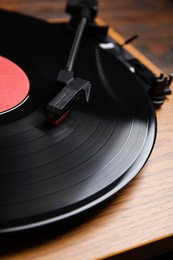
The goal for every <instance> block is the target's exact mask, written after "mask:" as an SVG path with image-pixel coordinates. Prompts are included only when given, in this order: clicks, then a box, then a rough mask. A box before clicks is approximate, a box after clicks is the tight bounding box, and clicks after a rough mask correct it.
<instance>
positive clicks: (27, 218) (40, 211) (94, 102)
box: [0, 11, 156, 233]
mask: <svg viewBox="0 0 173 260" xmlns="http://www.w3.org/2000/svg"><path fill="white" fill-rule="evenodd" d="M0 22H1V24H6V28H5V29H3V30H2V35H1V37H2V40H1V43H0V45H1V55H2V56H3V57H5V58H6V59H9V60H10V61H12V62H14V63H15V64H17V65H18V66H19V67H20V68H21V69H22V70H23V71H24V72H25V74H26V75H27V77H28V79H29V82H30V92H29V98H28V99H27V100H26V102H25V103H24V104H22V105H21V106H19V107H17V108H16V109H14V110H13V111H10V112H9V113H6V114H3V115H0V154H1V157H0V168H1V171H0V233H8V232H14V231H19V230H27V229H31V228H36V227H39V226H44V225H47V224H50V223H54V222H58V221H61V220H65V219H69V218H70V217H71V216H75V215H78V214H79V213H81V212H84V211H85V210H87V209H90V208H92V207H94V206H95V205H98V204H99V203H101V202H103V201H105V200H106V199H107V198H110V197H111V196H112V195H114V194H116V193H117V192H118V191H120V190H121V189H122V188H123V187H124V186H125V185H126V184H127V183H128V182H129V181H130V180H131V179H132V178H133V177H134V176H135V175H136V174H137V173H138V172H139V171H140V170H141V168H142V167H143V165H144V164H145V162H146V161H147V159H148V157H149V155H150V153H151V151H152V148H153V145H154V142H155V136H156V119H155V112H154V109H153V106H152V104H151V102H150V99H149V97H148V95H147V94H146V93H145V91H144V90H143V88H142V86H141V85H140V83H139V82H138V80H137V79H136V77H135V75H134V73H132V72H131V71H130V70H129V69H128V68H127V67H126V66H125V65H124V64H123V63H122V62H121V60H120V59H118V57H116V55H113V54H112V53H110V52H108V51H106V50H104V49H102V48H101V47H100V43H101V42H102V39H99V37H96V36H94V35H93V34H91V35H85V36H84V39H83V41H82V43H81V48H80V52H79V54H78V57H77V61H76V64H75V74H76V75H77V76H79V77H81V78H84V79H87V80H89V81H90V82H91V85H92V88H91V94H90V99H89V102H88V103H87V102H85V101H84V100H82V99H81V100H79V102H78V103H77V104H76V105H75V107H74V108H73V109H72V111H71V112H70V114H69V116H68V117H67V118H66V119H65V120H64V121H63V122H62V123H60V124H59V125H57V126H51V125H50V124H49V123H48V122H47V121H46V115H45V109H46V105H47V104H48V102H49V101H50V100H51V99H52V98H53V96H54V95H55V94H56V93H58V92H59V91H60V87H59V86H58V84H57V75H58V71H59V70H60V69H62V68H63V67H64V66H65V64H66V60H67V57H68V54H69V50H70V46H71V43H72V40H73V37H74V33H73V32H72V31H71V30H70V29H69V28H68V26H67V24H66V23H61V24H49V23H47V22H44V21H40V20H37V19H34V18H31V17H26V16H23V15H19V14H15V13H8V12H5V11H1V15H0ZM11 24H13V26H11ZM23 28H24V29H23Z"/></svg>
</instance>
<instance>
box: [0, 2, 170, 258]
mask: <svg viewBox="0 0 173 260" xmlns="http://www.w3.org/2000/svg"><path fill="white" fill-rule="evenodd" d="M65 4H66V1H62V0H59V1H58V0H57V1H55V0H49V1H48V0H42V1H41V0H29V1H27V0H0V8H5V9H8V10H14V11H18V12H21V13H24V14H28V15H32V16H35V17H38V18H41V19H49V18H59V17H60V18H64V17H67V16H68V15H67V14H65V13H64V9H65ZM98 16H99V17H101V18H103V19H104V20H105V22H106V23H107V24H109V25H110V26H112V27H113V28H114V29H115V30H116V31H118V32H119V33H120V34H122V35H123V36H124V37H125V38H129V37H131V36H132V35H134V34H138V35H139V38H138V39H137V40H136V41H134V42H133V45H134V46H135V47H136V48H137V49H138V50H140V51H141V52H142V53H143V54H144V55H145V56H146V57H148V58H149V59H150V60H151V61H152V62H153V63H155V64H156V65H157V66H158V67H159V68H160V69H161V70H163V71H164V72H165V73H172V72H173V1H171V0H142V1H137V0H121V1H115V0H100V5H99V14H98ZM1 26H2V25H1ZM3 26H4V25H3ZM171 88H173V87H171ZM172 113H173V97H172V95H171V96H169V97H168V98H167V100H166V101H165V103H164V105H163V106H162V107H161V109H159V111H157V120H158V134H157V141H156V144H155V147H154V150H153V152H152V154H151V157H150V159H149V161H148V162H147V164H146V165H145V167H144V168H143V170H142V171H141V172H140V174H138V176H137V177H136V178H135V179H134V180H133V181H132V182H131V183H130V184H129V185H128V186H127V187H126V188H125V189H124V190H123V191H122V192H121V193H120V194H119V195H118V196H115V197H114V198H113V199H112V200H111V201H110V202H108V203H107V204H106V206H105V207H103V208H102V209H100V210H99V211H98V212H97V214H94V213H93V216H91V217H90V218H89V219H88V220H87V221H84V222H83V223H82V224H80V225H78V226H75V227H74V228H72V229H70V230H69V231H66V232H65V233H62V234H61V235H56V231H54V232H53V235H52V236H51V234H49V235H48V237H47V238H44V241H43V239H41V238H40V241H41V242H39V240H38V239H37V242H36V241H35V242H33V243H31V244H30V245H28V244H27V243H26V244H25V246H22V245H17V244H16V245H15V246H16V247H15V251H13V249H12V248H10V247H9V248H6V249H4V250H3V251H6V253H3V252H2V253H1V255H0V259H8V260H9V259H16V260H19V259H37V260H38V259H40V260H42V259H43V260H44V259H75V260H77V259H83V260H85V259H86V260H88V259H103V258H107V257H111V256H113V255H114V256H115V259H149V257H152V256H155V255H158V254H161V253H164V252H166V251H169V250H172V249H173V237H172V235H173V115H172Z"/></svg>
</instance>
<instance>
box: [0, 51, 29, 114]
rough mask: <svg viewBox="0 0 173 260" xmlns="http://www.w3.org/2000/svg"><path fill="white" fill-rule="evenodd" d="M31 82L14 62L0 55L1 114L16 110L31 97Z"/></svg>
mask: <svg viewBox="0 0 173 260" xmlns="http://www.w3.org/2000/svg"><path fill="white" fill-rule="evenodd" d="M29 89H30V83H29V79H28V77H27V76H26V74H25V72H24V71H23V70H22V69H21V68H20V67H19V66H18V65H17V64H15V63H14V62H12V61H10V60H9V59H7V58H4V57H2V56H0V114H4V113H7V112H10V111H12V110H14V109H15V108H17V107H19V106H20V105H22V104H23V103H24V102H25V101H26V100H27V98H28V97H29Z"/></svg>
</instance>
